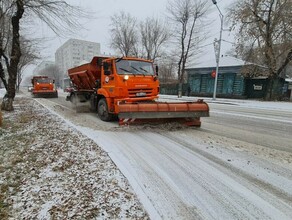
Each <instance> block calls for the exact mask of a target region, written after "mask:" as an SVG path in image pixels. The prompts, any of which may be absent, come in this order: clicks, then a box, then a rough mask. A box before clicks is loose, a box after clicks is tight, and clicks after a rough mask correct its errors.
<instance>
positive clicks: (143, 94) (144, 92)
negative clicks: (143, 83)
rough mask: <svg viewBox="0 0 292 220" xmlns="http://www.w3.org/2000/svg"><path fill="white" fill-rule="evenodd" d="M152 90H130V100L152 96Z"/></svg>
mask: <svg viewBox="0 0 292 220" xmlns="http://www.w3.org/2000/svg"><path fill="white" fill-rule="evenodd" d="M152 90H153V89H152V88H143V89H128V93H129V97H130V98H137V97H147V96H151V94H152Z"/></svg>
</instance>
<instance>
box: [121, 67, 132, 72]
mask: <svg viewBox="0 0 292 220" xmlns="http://www.w3.org/2000/svg"><path fill="white" fill-rule="evenodd" d="M119 69H120V70H124V71H125V72H127V73H130V71H129V70H126V69H124V68H122V67H119Z"/></svg>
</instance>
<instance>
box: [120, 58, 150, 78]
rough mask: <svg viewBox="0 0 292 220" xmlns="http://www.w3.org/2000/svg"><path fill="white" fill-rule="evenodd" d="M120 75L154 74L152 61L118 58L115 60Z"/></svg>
mask: <svg viewBox="0 0 292 220" xmlns="http://www.w3.org/2000/svg"><path fill="white" fill-rule="evenodd" d="M116 67H117V72H118V74H120V75H126V74H133V75H151V76H152V75H154V71H153V66H152V63H149V62H144V61H137V60H119V61H117V62H116Z"/></svg>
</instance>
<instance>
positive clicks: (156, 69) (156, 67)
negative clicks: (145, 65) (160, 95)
mask: <svg viewBox="0 0 292 220" xmlns="http://www.w3.org/2000/svg"><path fill="white" fill-rule="evenodd" d="M155 73H156V76H158V66H155Z"/></svg>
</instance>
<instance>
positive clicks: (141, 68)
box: [139, 67, 149, 73]
mask: <svg viewBox="0 0 292 220" xmlns="http://www.w3.org/2000/svg"><path fill="white" fill-rule="evenodd" d="M139 69H140V70H143V71H144V72H145V73H149V72H148V71H147V70H145V69H144V68H143V67H139Z"/></svg>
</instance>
